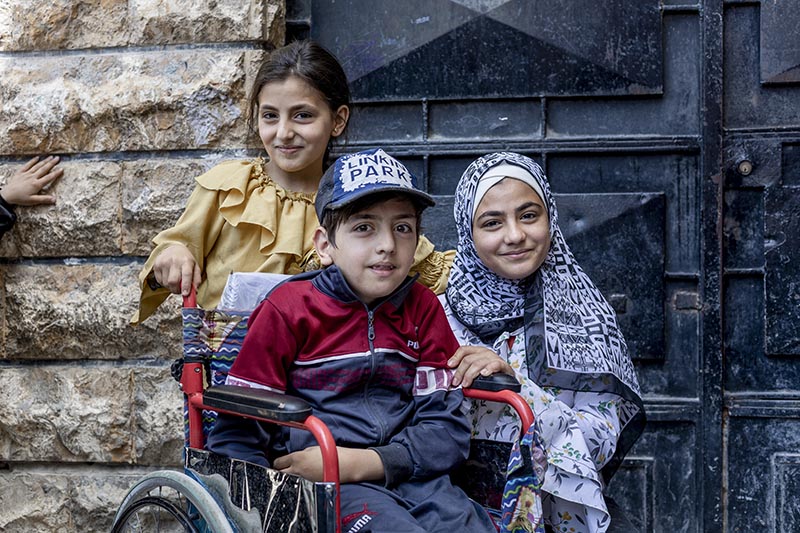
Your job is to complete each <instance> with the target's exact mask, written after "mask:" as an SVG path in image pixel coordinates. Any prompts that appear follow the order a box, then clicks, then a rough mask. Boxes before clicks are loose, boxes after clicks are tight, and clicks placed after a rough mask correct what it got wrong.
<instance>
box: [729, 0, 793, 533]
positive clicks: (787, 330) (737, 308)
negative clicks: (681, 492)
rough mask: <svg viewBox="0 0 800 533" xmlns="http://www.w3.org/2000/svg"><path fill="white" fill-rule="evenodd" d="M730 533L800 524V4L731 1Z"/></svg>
mask: <svg viewBox="0 0 800 533" xmlns="http://www.w3.org/2000/svg"><path fill="white" fill-rule="evenodd" d="M724 25H725V44H724V51H725V53H724V104H725V105H724V126H725V160H724V171H725V194H724V206H723V216H724V218H723V229H724V233H723V235H724V237H723V242H724V251H725V254H724V259H723V266H724V270H723V274H724V275H723V294H724V307H723V309H724V312H723V318H724V324H725V328H724V353H725V359H724V361H725V411H724V415H725V420H724V427H725V438H726V451H727V459H728V469H727V472H728V482H727V491H728V506H727V511H728V514H727V529H728V530H729V531H775V532H780V531H800V392H799V391H800V3H798V2H789V1H783V2H774V1H762V2H760V3H758V2H748V3H744V2H731V3H729V4H726V6H725V18H724Z"/></svg>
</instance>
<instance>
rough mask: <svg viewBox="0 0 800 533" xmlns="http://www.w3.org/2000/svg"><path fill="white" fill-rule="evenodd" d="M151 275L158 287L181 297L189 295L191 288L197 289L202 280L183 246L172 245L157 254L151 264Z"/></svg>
mask: <svg viewBox="0 0 800 533" xmlns="http://www.w3.org/2000/svg"><path fill="white" fill-rule="evenodd" d="M153 275H154V276H155V278H156V281H157V282H158V284H159V285H161V286H162V287H166V288H168V289H169V291H170V292H171V293H173V294H181V295H183V296H188V295H189V293H190V292H191V289H192V286H194V288H195V289H197V287H198V286H199V285H200V281H201V279H202V273H201V272H200V267H199V266H198V264H197V262H196V261H195V260H194V256H193V255H192V252H190V251H189V248H187V247H186V246H184V245H183V244H173V245H171V246H169V247H168V248H167V249H165V250H164V251H163V252H161V253H160V254H158V257H157V258H156V260H155V262H154V263H153Z"/></svg>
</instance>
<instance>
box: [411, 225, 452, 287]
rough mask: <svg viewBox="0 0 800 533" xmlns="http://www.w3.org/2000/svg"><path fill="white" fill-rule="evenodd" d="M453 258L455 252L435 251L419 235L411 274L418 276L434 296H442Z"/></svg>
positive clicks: (431, 244)
mask: <svg viewBox="0 0 800 533" xmlns="http://www.w3.org/2000/svg"><path fill="white" fill-rule="evenodd" d="M455 256H456V251H455V250H447V251H444V252H440V251H437V250H435V249H434V247H433V243H432V242H431V241H429V240H428V239H427V238H426V237H425V236H424V235H420V238H419V242H418V243H417V251H416V252H415V253H414V264H413V265H412V266H411V274H412V275H413V274H419V281H420V283H422V284H423V285H425V286H426V287H428V288H429V289H431V290H432V291H433V292H435V293H436V294H442V293H443V292H444V290H445V288H447V279H448V277H449V276H450V267H451V266H452V265H453V259H454V258H455Z"/></svg>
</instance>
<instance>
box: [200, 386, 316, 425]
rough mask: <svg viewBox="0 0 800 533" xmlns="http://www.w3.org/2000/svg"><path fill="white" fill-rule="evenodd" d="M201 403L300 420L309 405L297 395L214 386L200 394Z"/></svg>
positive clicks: (291, 420) (282, 419) (306, 414)
mask: <svg viewBox="0 0 800 533" xmlns="http://www.w3.org/2000/svg"><path fill="white" fill-rule="evenodd" d="M203 404H205V405H206V406H208V407H210V408H212V409H221V410H225V411H232V412H234V413H239V414H243V415H250V416H256V417H259V418H266V419H268V420H275V421H276V422H303V421H304V420H305V419H306V418H308V417H309V416H310V415H311V406H310V405H308V403H306V402H305V401H303V400H301V399H300V398H295V397H294V396H287V395H285V394H279V393H277V392H272V391H268V390H264V389H252V388H249V387H238V386H236V385H217V386H214V387H209V388H207V389H206V390H205V392H204V393H203Z"/></svg>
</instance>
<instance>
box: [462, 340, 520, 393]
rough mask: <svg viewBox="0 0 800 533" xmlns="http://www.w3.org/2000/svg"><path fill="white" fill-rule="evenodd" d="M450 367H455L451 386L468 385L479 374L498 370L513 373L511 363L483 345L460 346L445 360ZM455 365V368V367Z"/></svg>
mask: <svg viewBox="0 0 800 533" xmlns="http://www.w3.org/2000/svg"><path fill="white" fill-rule="evenodd" d="M447 365H448V366H449V367H450V368H455V369H456V371H455V373H454V374H453V386H454V387H457V386H459V385H461V386H462V387H469V386H470V385H472V382H473V380H474V379H475V378H476V377H478V376H479V375H480V376H491V375H492V374H496V373H498V372H502V373H504V374H509V375H511V376H513V375H514V369H512V368H511V365H509V364H508V363H506V362H505V361H503V360H502V359H500V356H498V355H497V354H496V353H494V352H493V351H492V350H490V349H488V348H484V347H483V346H462V347H461V348H459V349H458V350H456V353H455V354H453V357H451V358H450V359H449V360H448V361H447ZM456 367H457V368H456Z"/></svg>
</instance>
